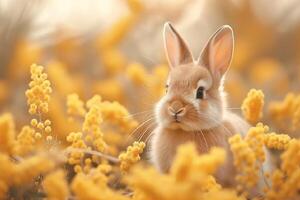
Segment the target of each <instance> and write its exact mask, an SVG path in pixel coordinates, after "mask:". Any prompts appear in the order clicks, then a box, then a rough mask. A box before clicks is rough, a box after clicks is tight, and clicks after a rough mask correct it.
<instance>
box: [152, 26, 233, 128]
mask: <svg viewBox="0 0 300 200" xmlns="http://www.w3.org/2000/svg"><path fill="white" fill-rule="evenodd" d="M164 43H165V52H166V56H167V60H168V62H169V66H170V72H169V76H168V80H167V83H166V95H165V96H163V97H162V99H161V100H160V101H159V102H158V103H157V105H156V110H155V112H156V120H157V123H158V124H159V125H161V126H162V127H164V128H170V129H183V130H185V131H199V130H203V129H210V128H213V127H215V126H218V125H219V124H220V122H221V120H222V117H223V109H224V106H225V103H226V102H225V99H224V97H223V96H224V95H223V79H224V74H225V73H226V71H227V69H228V68H229V65H230V62H231V58H232V54H233V43H234V41H233V31H232V29H231V27H230V26H227V25H225V26H222V27H221V28H220V29H219V30H217V31H216V32H215V33H214V34H213V35H212V37H211V38H210V39H209V41H208V43H207V44H206V46H205V47H204V49H203V51H202V52H201V54H200V56H199V58H198V59H197V60H194V58H193V56H192V54H191V52H190V50H189V48H188V47H187V45H186V43H185V42H184V40H183V39H182V38H181V37H180V35H179V34H178V32H177V31H176V30H175V29H174V27H173V26H172V25H171V24H170V23H166V24H165V26H164Z"/></svg>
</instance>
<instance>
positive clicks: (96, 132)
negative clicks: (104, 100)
mask: <svg viewBox="0 0 300 200" xmlns="http://www.w3.org/2000/svg"><path fill="white" fill-rule="evenodd" d="M100 105H101V97H100V96H98V95H95V96H93V97H92V98H91V99H90V100H89V101H88V102H87V107H88V108H89V111H88V112H87V113H86V115H85V119H84V122H83V131H84V132H86V133H87V135H91V136H92V138H93V140H92V141H93V142H92V143H93V145H94V147H95V148H96V150H98V151H102V152H103V151H104V149H105V146H106V144H105V142H104V140H103V133H102V131H101V129H100V125H101V123H102V120H103V119H102V113H101V108H100Z"/></svg>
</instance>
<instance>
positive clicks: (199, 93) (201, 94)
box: [196, 86, 205, 99]
mask: <svg viewBox="0 0 300 200" xmlns="http://www.w3.org/2000/svg"><path fill="white" fill-rule="evenodd" d="M204 95H205V90H204V87H203V86H200V87H199V88H198V89H197V93H196V99H203V98H204Z"/></svg>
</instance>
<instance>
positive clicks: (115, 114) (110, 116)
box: [100, 101, 138, 133]
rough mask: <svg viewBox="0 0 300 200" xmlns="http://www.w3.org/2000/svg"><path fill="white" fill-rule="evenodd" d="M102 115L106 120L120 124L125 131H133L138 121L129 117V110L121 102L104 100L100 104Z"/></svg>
mask: <svg viewBox="0 0 300 200" xmlns="http://www.w3.org/2000/svg"><path fill="white" fill-rule="evenodd" d="M100 109H101V113H102V117H103V119H104V120H105V121H106V122H111V123H114V124H117V125H119V127H120V128H121V129H122V131H123V132H127V133H131V131H132V130H133V129H134V128H136V127H137V125H138V123H137V121H135V120H134V119H133V118H131V117H129V112H128V110H127V109H126V108H125V107H124V106H123V105H121V104H120V103H118V102H116V101H113V102H108V101H104V102H102V103H101V105H100Z"/></svg>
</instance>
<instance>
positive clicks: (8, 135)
mask: <svg viewBox="0 0 300 200" xmlns="http://www.w3.org/2000/svg"><path fill="white" fill-rule="evenodd" d="M0 130H1V133H0V152H4V153H9V154H10V153H12V151H13V148H14V142H15V123H14V121H13V118H12V115H11V114H8V113H6V114H3V115H1V116H0Z"/></svg>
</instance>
